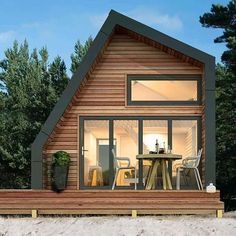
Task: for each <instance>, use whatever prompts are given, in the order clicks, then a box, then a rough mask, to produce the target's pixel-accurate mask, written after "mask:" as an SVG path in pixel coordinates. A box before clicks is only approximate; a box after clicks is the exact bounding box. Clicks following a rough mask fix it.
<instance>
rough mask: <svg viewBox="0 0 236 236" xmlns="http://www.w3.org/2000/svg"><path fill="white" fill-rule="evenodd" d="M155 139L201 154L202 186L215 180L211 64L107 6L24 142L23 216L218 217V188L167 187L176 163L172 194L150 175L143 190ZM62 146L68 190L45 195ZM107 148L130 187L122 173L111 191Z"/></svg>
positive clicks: (202, 55) (182, 151)
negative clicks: (27, 157) (152, 183)
mask: <svg viewBox="0 0 236 236" xmlns="http://www.w3.org/2000/svg"><path fill="white" fill-rule="evenodd" d="M156 140H158V144H159V147H160V148H165V149H168V150H169V151H170V150H171V152H172V153H175V154H180V155H181V156H182V159H185V158H186V157H188V156H196V155H197V152H198V150H199V149H201V148H202V149H203V152H202V157H201V161H200V165H199V167H198V169H199V172H200V175H201V180H202V183H203V186H204V188H205V187H206V185H208V184H209V183H210V182H212V183H215V58H214V57H213V56H211V55H209V54H207V53H205V52H202V51H200V50H198V49H196V48H193V47H191V46H189V45H187V44H185V43H183V42H180V41H178V40H176V39H174V38H172V37H169V36H167V35H165V34H163V33H161V32H159V31H157V30H154V29H152V28H150V27H148V26H146V25H144V24H142V23H140V22H137V21H135V20H133V19H131V18H129V17H127V16H124V15H122V14H120V13H118V12H115V11H113V10H112V11H111V12H110V13H109V16H108V18H107V19H106V21H105V23H104V24H103V26H102V28H101V29H100V31H99V32H98V34H97V36H96V38H95V40H94V42H93V44H92V46H91V47H90V48H89V51H88V53H87V55H86V57H85V58H84V60H83V61H82V63H81V65H80V66H79V68H78V70H77V72H76V73H75V74H74V75H73V76H72V78H71V80H70V82H69V84H68V86H67V88H66V89H65V91H64V92H63V94H62V96H61V98H60V99H59V101H58V102H57V104H56V106H55V107H54V109H53V110H52V112H51V114H50V115H49V117H48V119H47V121H46V122H45V124H44V126H43V127H42V129H41V131H40V133H39V134H38V136H37V137H36V139H35V141H34V143H33V145H32V171H31V178H32V181H31V182H32V190H29V191H28V192H27V194H28V195H27V194H26V192H24V191H23V192H19V193H18V194H19V195H18V196H20V197H21V198H22V199H23V198H24V197H25V196H27V197H28V198H29V199H31V200H29V203H28V204H29V205H27V204H26V203H25V204H26V205H27V206H25V207H24V208H21V211H22V212H25V213H26V212H29V210H32V209H35V210H37V211H38V212H39V214H51V213H55V214H60V213H61V214H73V213H74V214H80V213H86V214H110V213H118V214H123V213H124V214H126V213H127V214H129V213H131V212H132V211H133V214H136V213H138V214H164V213H177V214H178V213H186V214H192V213H193V214H197V213H212V212H216V211H218V210H220V211H221V210H222V209H223V203H222V202H220V200H219V192H218V191H217V192H216V193H212V194H209V193H206V191H205V190H198V188H197V185H196V183H195V178H194V176H192V174H191V173H190V174H189V176H188V178H189V181H187V182H188V184H186V183H184V181H182V183H181V189H180V190H178V191H177V190H174V189H175V179H176V168H177V166H178V165H179V164H181V162H182V160H176V161H174V162H168V172H169V174H170V176H171V182H172V186H173V189H172V190H171V189H169V190H163V189H162V183H158V176H157V178H156V179H157V183H156V186H157V187H156V188H155V189H153V190H146V189H145V186H144V185H145V181H143V179H144V177H145V175H146V173H147V172H148V161H147V163H146V164H145V163H144V162H145V161H140V162H139V165H138V166H137V165H136V163H137V155H138V154H148V153H150V152H151V151H153V150H155V144H156V142H157V141H156ZM60 150H63V151H66V152H68V153H69V154H70V156H71V165H70V168H69V175H68V185H67V189H66V190H65V191H64V192H63V193H59V194H57V193H53V192H52V191H51V190H50V189H51V177H50V168H51V161H52V154H53V153H55V152H57V151H60ZM113 151H114V152H115V153H116V154H115V155H117V156H119V157H128V158H129V159H130V163H131V165H132V166H135V165H136V166H137V168H136V169H137V173H138V175H137V176H138V180H139V181H138V187H137V190H135V189H134V181H136V178H135V180H134V181H133V182H132V179H134V178H133V177H131V176H132V175H133V173H132V171H130V170H124V171H120V173H119V175H118V176H117V181H116V187H115V189H114V190H112V189H111V188H112V183H113V181H114V175H115V169H114V155H113ZM97 167H99V168H97ZM96 168H97V169H96ZM159 177H160V178H161V176H159ZM159 182H160V181H159ZM158 186H159V187H158ZM13 195H14V193H12V192H11V191H9V192H8V193H5V196H6V197H9V198H10V197H13ZM30 201H32V202H30ZM30 204H31V205H30ZM18 211H19V209H18ZM220 211H218V213H219V214H221V213H220ZM0 213H1V204H0Z"/></svg>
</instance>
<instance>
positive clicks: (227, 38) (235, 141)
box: [200, 1, 236, 209]
mask: <svg viewBox="0 0 236 236" xmlns="http://www.w3.org/2000/svg"><path fill="white" fill-rule="evenodd" d="M200 23H202V25H203V26H204V27H212V28H220V29H223V34H222V35H221V36H219V37H217V38H216V39H215V40H214V42H215V43H226V47H227V50H226V51H225V52H223V54H222V57H221V59H222V62H223V63H224V65H217V67H216V77H217V80H216V142H217V153H216V164H217V165H216V170H217V171H216V178H217V179H216V180H217V187H218V188H220V190H221V193H222V197H223V199H224V200H225V203H226V208H227V209H230V207H231V205H230V201H228V200H229V199H230V198H231V197H232V196H233V195H234V194H236V189H235V185H236V158H235V156H236V125H235V124H236V110H235V107H236V84H235V81H236V5H235V1H230V2H229V3H228V5H227V6H222V5H219V4H217V5H215V4H213V5H212V8H211V12H209V13H205V14H203V16H200Z"/></svg>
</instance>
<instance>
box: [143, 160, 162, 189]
mask: <svg viewBox="0 0 236 236" xmlns="http://www.w3.org/2000/svg"><path fill="white" fill-rule="evenodd" d="M158 165H159V162H158V160H156V161H155V162H153V165H152V169H151V172H150V178H149V181H148V183H147V187H146V189H148V190H150V189H153V188H155V175H156V173H157V168H158Z"/></svg>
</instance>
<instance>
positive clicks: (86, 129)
mask: <svg viewBox="0 0 236 236" xmlns="http://www.w3.org/2000/svg"><path fill="white" fill-rule="evenodd" d="M200 130H201V128H200V118H198V117H189V118H188V117H162V118H160V117H137V118H132V117H80V140H79V149H80V150H79V153H80V162H79V182H80V188H106V189H109V188H111V186H112V183H113V180H114V174H115V168H114V163H115V162H114V156H113V152H112V149H114V153H115V156H117V157H126V158H129V160H130V165H131V166H136V169H137V178H138V179H139V188H143V182H144V179H145V176H146V175H147V171H148V168H147V166H148V163H140V164H139V166H138V165H137V160H136V155H137V154H142V153H144V154H148V153H150V152H152V151H155V144H156V141H158V143H159V147H160V148H165V149H167V148H168V146H169V148H171V149H172V153H175V154H181V155H182V156H183V158H186V157H187V156H194V155H196V153H197V151H198V149H199V148H200V147H201V134H200ZM121 164H122V163H121ZM176 164H178V163H177V162H176V163H174V168H173V176H175V174H176V173H175V171H176V170H175V166H177V165H176ZM149 166H150V165H149ZM169 171H170V173H171V174H172V166H171V165H169ZM135 181H137V179H136V180H135V179H134V172H133V171H131V170H122V171H120V173H119V175H118V178H117V181H116V186H117V188H127V187H128V188H133V186H134V183H135Z"/></svg>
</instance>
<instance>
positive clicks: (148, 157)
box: [136, 153, 182, 160]
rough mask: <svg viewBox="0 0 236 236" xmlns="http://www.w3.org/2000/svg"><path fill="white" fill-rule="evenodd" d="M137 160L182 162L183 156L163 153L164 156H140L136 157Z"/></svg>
mask: <svg viewBox="0 0 236 236" xmlns="http://www.w3.org/2000/svg"><path fill="white" fill-rule="evenodd" d="M136 159H149V160H152V159H173V160H180V159H182V155H178V154H172V153H163V154H139V155H137V156H136Z"/></svg>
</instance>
